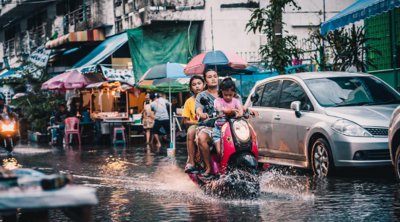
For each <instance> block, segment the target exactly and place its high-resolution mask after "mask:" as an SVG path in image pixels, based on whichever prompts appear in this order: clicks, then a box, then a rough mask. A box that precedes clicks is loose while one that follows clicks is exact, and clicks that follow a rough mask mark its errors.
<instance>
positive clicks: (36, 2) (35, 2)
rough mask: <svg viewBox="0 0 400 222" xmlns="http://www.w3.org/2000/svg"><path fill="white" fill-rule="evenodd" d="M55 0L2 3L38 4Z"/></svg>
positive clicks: (54, 0)
mask: <svg viewBox="0 0 400 222" xmlns="http://www.w3.org/2000/svg"><path fill="white" fill-rule="evenodd" d="M56 1H57V0H42V1H25V2H20V3H14V2H10V3H5V4H4V5H25V4H40V3H50V2H56Z"/></svg>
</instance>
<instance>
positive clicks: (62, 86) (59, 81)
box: [41, 69, 105, 90]
mask: <svg viewBox="0 0 400 222" xmlns="http://www.w3.org/2000/svg"><path fill="white" fill-rule="evenodd" d="M100 81H105V78H104V76H103V75H100V74H87V75H84V74H82V73H81V72H79V71H78V70H76V69H73V70H69V71H66V72H64V73H62V74H60V75H57V76H55V77H53V78H51V79H49V80H47V81H46V82H44V83H43V84H42V87H41V89H43V90H67V89H81V88H84V87H85V86H87V85H89V84H91V83H96V82H100Z"/></svg>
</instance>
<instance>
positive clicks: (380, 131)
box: [365, 128, 388, 136]
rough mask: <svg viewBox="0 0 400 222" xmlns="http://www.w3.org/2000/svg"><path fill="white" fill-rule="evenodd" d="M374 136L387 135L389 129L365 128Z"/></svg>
mask: <svg viewBox="0 0 400 222" xmlns="http://www.w3.org/2000/svg"><path fill="white" fill-rule="evenodd" d="M365 129H366V130H367V131H368V132H369V133H371V134H372V135H373V136H387V135H388V129H385V128H365Z"/></svg>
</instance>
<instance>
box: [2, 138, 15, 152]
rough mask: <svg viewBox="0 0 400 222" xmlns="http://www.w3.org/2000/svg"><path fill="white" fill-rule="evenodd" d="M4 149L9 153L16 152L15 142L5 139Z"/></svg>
mask: <svg viewBox="0 0 400 222" xmlns="http://www.w3.org/2000/svg"><path fill="white" fill-rule="evenodd" d="M4 148H5V149H6V150H7V151H8V152H12V151H13V150H14V142H13V141H12V138H6V139H4Z"/></svg>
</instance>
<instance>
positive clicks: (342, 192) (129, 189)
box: [0, 145, 400, 222]
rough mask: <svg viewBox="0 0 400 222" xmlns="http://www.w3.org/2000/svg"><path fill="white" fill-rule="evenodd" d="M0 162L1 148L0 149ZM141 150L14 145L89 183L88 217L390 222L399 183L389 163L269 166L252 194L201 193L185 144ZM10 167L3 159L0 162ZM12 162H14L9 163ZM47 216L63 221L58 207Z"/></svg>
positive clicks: (41, 165) (399, 205) (43, 165)
mask: <svg viewBox="0 0 400 222" xmlns="http://www.w3.org/2000/svg"><path fill="white" fill-rule="evenodd" d="M0 156H1V157H2V158H3V159H4V158H6V155H5V153H2V154H0ZM166 156H167V155H166V152H165V151H164V152H161V154H158V155H156V154H153V153H151V151H150V150H149V149H146V148H142V147H126V148H124V147H117V148H109V147H83V148H82V149H81V150H79V149H78V148H67V149H63V148H50V147H33V146H29V145H22V146H19V147H17V148H16V149H15V151H14V157H15V159H16V161H17V164H18V165H19V166H20V167H21V166H22V167H27V168H31V167H33V168H36V169H38V170H41V171H43V172H45V173H57V172H64V173H65V172H69V173H72V174H73V175H74V178H75V183H78V184H85V185H86V186H90V187H95V188H97V196H98V199H99V204H98V205H97V206H95V207H94V208H93V215H94V221H102V222H103V221H104V222H107V221H289V220H290V221H366V220H367V221H396V220H399V218H400V189H399V188H400V185H399V184H397V183H396V182H395V181H394V179H393V172H392V169H391V168H379V169H367V170H365V169H364V170H352V169H346V170H343V171H342V172H339V173H338V174H337V175H336V176H335V177H333V178H329V179H316V178H313V176H312V175H311V173H310V172H309V171H306V170H297V169H292V168H287V167H275V166H274V167H272V168H271V169H269V170H267V171H265V172H263V173H262V175H261V176H260V181H261V193H260V195H259V197H257V198H255V199H252V200H246V199H229V198H221V197H215V196H209V195H206V194H204V193H203V191H202V190H200V189H199V188H198V187H197V186H195V185H194V184H193V183H192V182H191V181H190V180H189V178H188V176H187V175H186V174H185V173H184V172H183V167H184V164H185V161H186V151H185V147H184V146H182V147H178V148H177V154H176V158H175V159H170V158H167V157H166ZM8 164H10V162H8ZM12 164H15V162H13V163H12ZM50 217H51V221H69V220H68V219H67V218H65V217H64V216H63V214H62V213H60V212H58V211H54V212H51V214H50Z"/></svg>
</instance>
